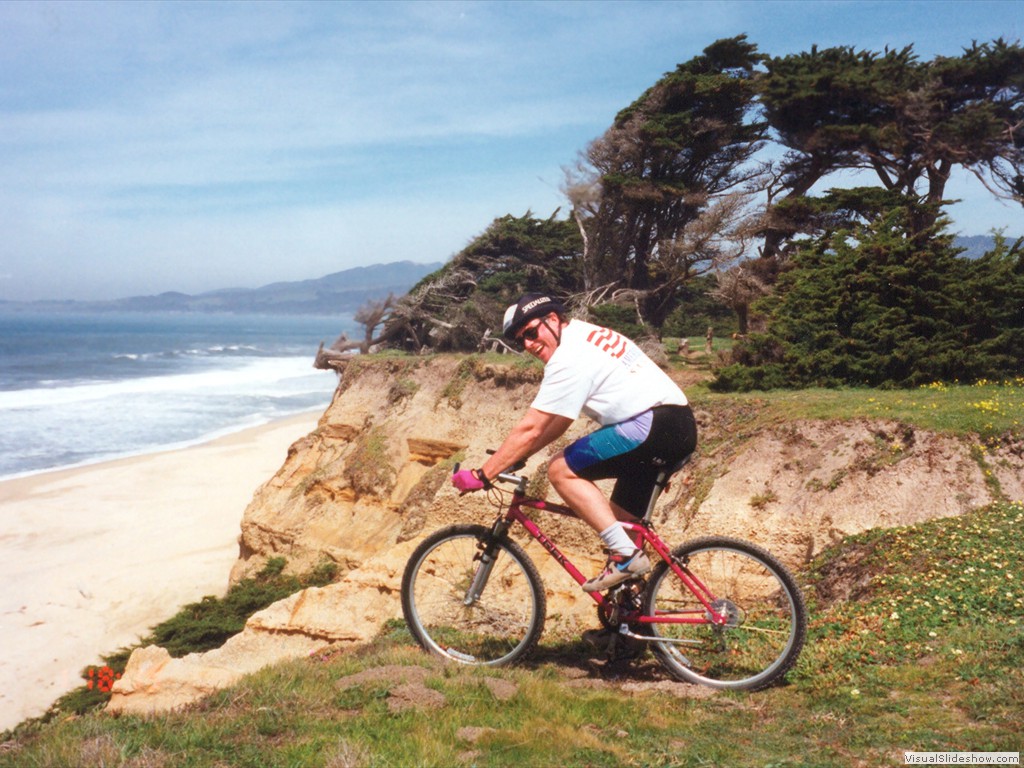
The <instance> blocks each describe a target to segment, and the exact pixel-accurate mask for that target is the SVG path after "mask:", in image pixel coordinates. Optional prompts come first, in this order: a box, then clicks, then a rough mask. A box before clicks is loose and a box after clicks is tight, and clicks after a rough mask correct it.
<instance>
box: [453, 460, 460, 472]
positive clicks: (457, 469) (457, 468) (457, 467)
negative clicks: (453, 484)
mask: <svg viewBox="0 0 1024 768" xmlns="http://www.w3.org/2000/svg"><path fill="white" fill-rule="evenodd" d="M459 466H460V464H459V462H457V461H456V462H455V466H454V467H452V474H453V475H457V474H458V473H459Z"/></svg>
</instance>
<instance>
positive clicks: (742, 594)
mask: <svg viewBox="0 0 1024 768" xmlns="http://www.w3.org/2000/svg"><path fill="white" fill-rule="evenodd" d="M672 555H673V557H674V558H675V559H676V561H677V562H678V563H679V564H680V565H681V566H682V568H683V570H684V571H686V572H687V573H688V574H690V575H691V576H692V577H693V578H694V579H695V580H696V582H698V583H700V584H703V585H704V587H706V588H707V590H708V592H709V593H710V596H709V597H706V599H707V601H708V602H709V603H710V604H711V607H712V608H713V610H714V611H715V612H716V613H717V614H718V615H719V616H724V617H725V622H724V623H720V624H714V623H712V622H711V620H710V618H711V613H710V612H709V611H708V610H707V608H705V606H704V604H703V603H701V602H700V601H699V600H698V599H697V597H696V596H695V595H694V593H693V592H692V591H691V590H690V589H689V588H688V587H687V586H686V585H685V584H684V583H683V582H682V580H681V579H680V578H679V577H678V576H677V575H676V574H675V572H673V571H672V569H671V568H669V567H668V564H667V563H665V562H661V563H658V565H657V566H656V567H655V568H654V570H653V571H652V573H651V576H650V578H649V579H648V582H647V592H646V594H645V596H644V610H643V612H644V614H645V615H647V616H660V617H664V618H669V617H675V618H686V619H690V620H693V621H695V622H697V623H685V624H683V623H680V624H672V623H650V624H647V625H646V626H647V627H648V628H649V629H650V630H651V633H652V634H653V635H654V636H655V637H663V638H665V639H666V641H665V642H657V641H655V642H654V643H652V645H653V646H654V651H655V652H656V654H657V655H658V659H659V661H660V662H661V663H662V664H663V665H664V666H665V668H666V669H668V670H669V671H670V672H671V673H672V674H673V675H674V676H676V677H678V678H679V679H681V680H685V681H687V682H691V683H699V684H702V685H708V686H711V687H713V688H728V689H733V690H747V691H756V690H759V689H761V688H766V687H767V686H769V685H771V684H772V683H774V682H776V681H778V680H779V679H781V678H782V676H783V675H785V674H786V672H788V671H789V670H790V669H791V668H792V667H793V665H794V664H795V663H796V660H797V657H798V656H799V655H800V651H801V649H802V648H803V645H804V638H805V636H806V633H807V610H806V608H805V606H804V600H803V596H802V595H801V594H800V590H799V588H798V587H797V586H796V582H795V581H794V580H793V577H792V576H791V575H790V574H789V572H788V571H787V570H786V568H785V567H784V566H783V565H782V564H781V563H779V561H778V560H776V559H775V558H774V557H773V556H772V555H770V554H768V553H767V552H765V551H764V550H763V549H761V548H760V547H757V546H755V545H753V544H749V543H747V542H744V541H739V540H737V539H730V538H726V537H722V536H713V537H707V538H702V539H695V540H694V541H691V542H688V543H686V544H683V545H682V546H680V547H678V548H676V549H675V550H673V552H672ZM672 641H677V642H672Z"/></svg>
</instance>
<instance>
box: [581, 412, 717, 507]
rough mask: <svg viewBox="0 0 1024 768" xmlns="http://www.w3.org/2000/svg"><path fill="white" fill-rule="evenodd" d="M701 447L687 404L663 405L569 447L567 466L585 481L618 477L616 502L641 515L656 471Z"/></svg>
mask: <svg viewBox="0 0 1024 768" xmlns="http://www.w3.org/2000/svg"><path fill="white" fill-rule="evenodd" d="M696 447H697V422H696V421H695V420H694V418H693V411H692V410H691V408H690V406H688V405H659V406H656V407H654V408H652V409H650V410H649V411H644V413H641V414H639V415H637V416H634V417H633V418H632V419H628V420H627V421H625V422H622V423H621V424H609V425H608V426H605V427H601V429H599V430H597V431H596V432H591V433H590V434H589V435H584V436H583V437H581V438H580V439H579V440H576V441H575V442H573V443H572V444H571V445H569V446H568V447H567V448H566V449H565V453H564V455H565V461H566V463H567V464H568V465H569V469H571V470H572V471H573V472H575V473H576V474H577V475H578V476H579V477H582V478H585V479H587V480H606V479H610V478H616V482H615V489H614V490H613V491H612V501H613V502H614V503H615V504H618V505H619V506H620V507H622V508H623V509H625V510H626V511H627V512H629V513H630V514H633V515H635V516H636V517H643V515H644V513H645V512H646V511H647V504H648V502H650V499H651V493H652V492H653V491H654V484H655V480H656V479H657V477H658V473H659V472H661V471H662V470H663V469H664V468H665V467H672V466H674V465H676V464H678V463H679V462H680V461H682V460H683V459H685V458H686V457H687V456H689V455H690V454H691V453H693V451H694V449H695V448H696Z"/></svg>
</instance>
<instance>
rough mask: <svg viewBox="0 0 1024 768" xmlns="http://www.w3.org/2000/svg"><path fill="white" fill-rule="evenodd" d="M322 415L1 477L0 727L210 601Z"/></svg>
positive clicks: (40, 707) (43, 706) (36, 711)
mask: <svg viewBox="0 0 1024 768" xmlns="http://www.w3.org/2000/svg"><path fill="white" fill-rule="evenodd" d="M321 415H322V411H319V410H318V411H315V412H314V411H308V412H305V413H301V414H296V415H293V416H288V417H285V418H282V419H278V420H275V421H271V422H269V423H266V424H262V425H260V426H255V427H249V428H246V429H242V430H240V431H236V432H232V433H230V434H227V435H222V436H218V437H214V438H213V439H211V440H209V441H207V442H203V443H199V444H193V445H189V446H187V447H178V448H171V449H166V450H162V451H160V452H156V453H145V454H138V455H132V456H128V457H125V458H117V459H111V460H108V461H104V462H100V463H93V464H88V465H84V466H76V467H72V468H63V469H56V470H51V471H47V472H41V473H33V474H30V475H26V476H23V477H15V478H9V479H5V480H0V553H2V557H0V583H2V584H3V585H4V586H3V588H2V592H0V596H2V597H0V634H2V636H3V638H4V654H3V655H2V656H0V731H3V730H7V729H9V728H13V727H14V726H16V725H18V724H19V723H21V722H23V721H24V720H26V719H28V718H32V717H38V716H39V715H41V714H43V713H44V712H45V711H46V710H47V709H48V708H49V706H50V705H51V704H53V702H54V701H55V700H56V699H57V698H59V697H60V696H61V695H63V694H64V693H66V692H67V691H69V690H71V689H73V688H76V687H78V686H79V685H82V684H83V682H84V681H83V680H82V678H81V672H82V670H83V669H84V668H86V667H88V666H90V665H100V664H102V662H101V660H100V654H104V653H110V652H112V651H115V650H117V649H118V648H121V647H124V646H126V645H130V644H133V643H135V642H137V641H138V639H139V638H140V637H141V636H142V635H144V634H146V632H147V631H148V630H149V629H151V628H152V627H153V626H154V625H156V624H157V623H159V622H160V621H163V620H164V619H167V618H170V617H171V616H172V615H173V614H174V613H175V612H176V611H177V610H178V609H179V608H180V607H182V606H183V605H186V604H188V603H191V602H195V601H197V600H199V599H201V598H202V597H204V596H205V595H210V594H215V595H223V594H224V592H225V591H226V589H227V585H228V576H229V573H230V570H231V566H232V565H233V564H234V562H235V560H236V559H237V557H238V535H239V532H240V523H241V519H242V514H243V512H244V511H245V508H246V506H247V505H248V504H249V501H250V500H251V499H252V496H253V494H254V493H255V492H256V490H257V489H258V488H259V487H260V486H261V485H262V484H263V483H265V482H266V481H268V480H269V479H270V478H271V477H273V475H274V473H276V472H277V470H278V469H279V468H280V467H281V465H282V464H283V463H284V460H285V457H286V455H287V450H288V447H289V446H290V445H291V444H292V443H293V442H295V441H296V440H298V439H300V438H301V437H304V436H305V435H307V434H309V433H310V432H311V431H312V430H313V429H315V428H316V425H317V422H318V420H319V418H320V416H321Z"/></svg>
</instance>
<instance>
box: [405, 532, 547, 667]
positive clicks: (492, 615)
mask: <svg viewBox="0 0 1024 768" xmlns="http://www.w3.org/2000/svg"><path fill="white" fill-rule="evenodd" d="M545 610H546V600H545V596H544V589H543V587H542V585H541V580H540V575H539V574H538V573H537V569H536V567H535V566H534V564H533V562H532V561H531V560H530V558H529V557H528V556H527V554H526V553H525V552H524V551H523V549H522V547H520V546H519V545H518V544H516V543H515V542H514V541H510V540H509V539H501V540H499V541H491V532H490V529H488V528H485V527H484V526H482V525H453V526H450V527H448V528H443V529H441V530H440V531H437V532H436V533H433V534H431V535H430V536H428V537H427V538H426V539H425V540H424V541H423V542H422V543H421V544H420V545H419V546H418V547H417V548H416V550H415V551H414V552H413V553H412V556H411V557H410V558H409V562H408V564H407V565H406V567H405V574H404V575H403V577H402V613H403V614H404V615H405V622H406V624H407V625H408V626H409V631H410V632H412V635H413V637H415V638H416V641H417V642H418V643H419V644H420V645H421V646H423V648H425V649H426V650H428V651H430V652H432V653H435V654H437V655H439V656H442V657H444V658H447V659H451V660H453V661H457V662H460V663H462V664H474V665H489V666H499V665H502V664H512V663H514V662H516V661H518V660H520V659H522V658H524V657H525V656H526V655H527V654H529V653H530V651H532V650H533V649H534V647H535V646H536V645H537V642H538V640H540V635H541V632H543V630H544V614H545Z"/></svg>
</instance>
